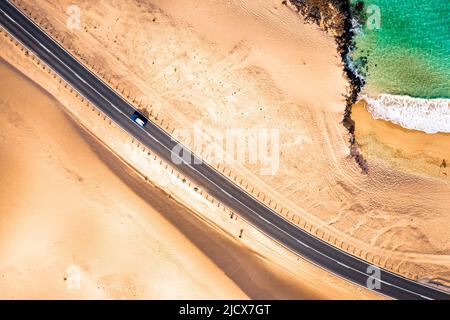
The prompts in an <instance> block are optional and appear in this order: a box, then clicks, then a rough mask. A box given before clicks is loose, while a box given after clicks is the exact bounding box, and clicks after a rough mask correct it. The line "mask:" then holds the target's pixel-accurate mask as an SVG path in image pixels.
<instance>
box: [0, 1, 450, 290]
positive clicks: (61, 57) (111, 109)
mask: <svg viewBox="0 0 450 320" xmlns="http://www.w3.org/2000/svg"><path fill="white" fill-rule="evenodd" d="M0 10H1V11H0V23H1V25H2V26H3V27H4V29H5V30H7V31H8V32H9V33H10V34H11V35H13V36H14V37H15V38H16V39H17V40H18V41H20V42H21V43H22V44H23V45H25V46H26V47H27V48H28V49H29V50H31V51H33V52H34V53H35V54H36V55H37V56H38V57H39V58H40V59H41V60H42V61H44V62H45V63H46V64H47V65H48V66H50V67H51V68H52V69H53V70H54V71H55V72H56V73H58V74H59V75H60V76H61V77H62V78H63V79H64V80H65V81H66V82H68V83H69V84H70V85H71V86H72V87H73V88H74V89H75V90H77V91H78V92H79V93H80V94H81V95H82V96H84V97H85V98H86V99H88V100H89V101H90V102H91V103H93V104H94V105H96V106H97V107H98V108H99V109H101V110H102V111H103V112H104V114H105V115H107V116H108V117H109V118H110V119H111V120H113V121H114V122H116V123H117V124H118V125H120V126H121V127H122V128H123V129H124V130H126V131H127V132H128V133H129V134H130V135H132V136H134V137H135V138H136V139H137V140H138V141H140V142H141V143H142V144H143V145H145V146H147V147H148V148H150V149H151V150H153V151H154V152H156V153H157V154H158V155H159V156H160V157H161V158H163V159H165V160H166V161H169V162H171V159H172V158H171V154H172V150H173V149H174V147H175V146H176V145H177V142H176V141H174V140H173V139H171V137H170V135H169V134H168V133H166V132H165V131H163V130H161V129H160V128H159V127H158V126H157V125H155V124H154V123H152V122H151V121H149V122H148V123H147V125H146V126H145V128H141V127H140V126H138V125H137V124H136V123H135V122H134V121H132V120H131V119H130V117H131V115H132V114H133V112H134V111H135V109H134V108H133V106H131V105H130V104H129V103H127V102H126V101H125V100H124V99H122V98H121V97H120V96H119V94H117V93H116V92H115V91H114V90H113V89H111V88H110V87H109V86H108V85H107V84H105V83H104V82H103V81H101V80H100V79H98V78H97V77H96V76H95V75H94V74H92V73H91V72H90V71H89V70H88V69H87V68H86V67H84V66H83V65H82V64H81V63H80V62H79V61H77V60H76V59H75V58H74V57H72V56H71V55H70V54H69V53H68V52H67V51H65V50H64V49H63V48H62V47H61V46H60V45H59V44H58V43H57V42H55V41H54V40H53V39H52V38H51V37H49V36H48V35H47V34H46V33H45V32H43V31H42V30H41V29H40V28H39V27H37V26H36V25H35V24H34V23H33V22H32V21H31V20H29V19H28V18H27V17H26V16H25V15H24V14H22V13H21V12H20V11H19V10H18V9H17V8H16V7H14V5H12V4H11V3H9V1H5V0H0ZM99 49H100V50H101V48H99ZM189 163H193V164H189ZM189 163H186V162H182V163H181V164H178V165H177V167H178V170H179V171H180V172H181V173H183V174H184V175H185V176H187V177H188V178H190V179H192V180H193V181H195V183H197V184H198V185H200V186H201V187H202V188H203V189H205V190H207V192H208V193H209V194H211V195H212V196H214V197H215V198H216V199H218V200H220V201H221V202H222V203H223V204H224V205H226V206H228V207H229V208H231V209H232V210H234V211H235V212H237V213H238V214H239V215H240V217H241V218H243V219H245V220H246V221H248V222H249V223H251V224H252V225H253V226H255V227H256V228H257V229H259V230H260V231H261V232H263V233H264V234H266V235H267V236H269V237H271V238H272V239H273V240H275V241H277V242H278V243H280V244H281V245H283V246H284V247H286V248H288V249H289V250H291V251H293V252H294V253H296V254H298V255H300V256H302V257H304V258H306V259H307V260H309V261H310V262H312V263H314V264H316V265H318V266H320V267H322V268H324V269H326V270H328V271H329V272H332V273H333V274H335V275H337V276H340V277H342V278H345V279H347V280H349V281H351V282H354V283H356V284H359V285H361V286H364V287H366V286H367V283H368V280H369V283H374V282H373V280H371V279H370V277H371V275H372V273H369V272H368V268H369V267H370V264H368V263H367V262H365V261H363V260H360V259H358V258H356V257H354V256H352V255H349V254H347V253H345V252H343V251H342V250H339V249H337V248H336V247H333V246H331V245H329V244H327V243H325V242H324V241H322V240H320V239H318V238H316V237H315V236H312V235H311V234H309V233H307V232H305V231H303V230H301V229H299V228H298V227H296V226H295V225H293V224H292V223H290V222H289V221H287V220H285V219H284V218H282V217H281V216H280V215H278V214H277V213H275V212H274V211H273V210H271V209H270V208H268V207H267V206H265V205H264V204H262V203H261V202H259V201H258V200H256V199H255V198H254V197H253V196H252V195H250V194H249V193H247V192H246V191H245V190H243V189H242V188H240V187H238V186H236V185H235V184H234V183H233V182H232V181H231V180H229V179H228V178H227V177H225V176H224V175H222V174H221V173H220V172H218V171H217V170H215V169H214V168H212V167H211V166H209V165H207V164H206V163H201V161H200V160H199V159H197V161H193V159H191V161H190V162H189ZM244 236H245V234H244ZM373 290H374V291H377V292H379V293H382V294H384V295H387V296H389V297H392V298H396V299H450V295H449V294H447V293H444V292H442V291H439V290H437V289H434V288H431V287H428V286H426V285H424V284H421V283H418V282H415V281H411V280H408V279H406V278H403V277H401V276H398V275H396V274H393V273H391V272H388V271H386V270H383V269H381V270H380V288H379V289H377V288H374V289H373Z"/></svg>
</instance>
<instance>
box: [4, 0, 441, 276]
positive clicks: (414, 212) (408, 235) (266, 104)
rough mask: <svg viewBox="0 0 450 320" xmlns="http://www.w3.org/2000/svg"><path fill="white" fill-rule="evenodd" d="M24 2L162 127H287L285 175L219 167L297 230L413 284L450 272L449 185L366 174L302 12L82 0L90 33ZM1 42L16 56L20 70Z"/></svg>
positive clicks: (269, 5)
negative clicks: (286, 217)
mask: <svg viewBox="0 0 450 320" xmlns="http://www.w3.org/2000/svg"><path fill="white" fill-rule="evenodd" d="M19 2H20V6H21V7H23V8H27V10H28V11H27V12H30V11H31V10H30V8H32V9H33V10H32V15H33V17H34V19H35V21H36V22H37V23H39V24H41V25H42V26H46V28H47V30H48V31H49V30H52V33H53V34H54V35H55V36H57V37H58V39H60V40H61V41H63V43H64V45H65V46H66V47H67V48H69V50H70V51H71V52H73V54H75V55H76V56H78V57H79V58H80V59H81V60H82V61H83V62H84V63H86V64H87V65H89V66H90V67H91V68H92V69H93V70H95V71H96V72H97V73H98V74H100V75H101V76H102V77H103V78H104V79H105V80H106V81H108V82H109V83H110V84H111V86H113V87H114V88H116V89H117V90H118V91H119V92H121V93H123V95H124V96H125V97H127V98H128V99H129V100H130V101H131V102H133V103H135V104H136V105H140V106H141V107H142V108H146V109H147V110H151V111H152V113H153V116H154V115H156V114H157V115H158V116H157V120H156V121H157V122H158V123H160V124H161V123H162V122H163V121H164V126H167V125H169V126H170V128H171V129H174V128H175V129H179V130H187V131H188V132H189V131H192V124H195V123H201V124H202V126H203V129H204V130H205V131H206V132H209V131H211V130H214V129H217V130H222V131H224V130H227V129H233V128H241V129H248V128H256V129H264V130H269V129H274V130H278V131H279V133H280V141H281V145H280V152H279V170H278V171H277V172H276V174H274V175H264V174H262V173H261V164H256V165H254V164H249V163H245V162H235V163H233V164H229V165H228V164H227V165H226V166H223V165H222V166H221V168H220V170H221V171H223V172H225V173H226V174H228V175H230V177H231V178H233V179H235V180H236V181H237V183H239V184H241V186H243V187H245V188H247V189H248V190H249V191H251V192H254V195H255V196H258V197H259V199H260V200H261V201H264V202H265V203H266V204H267V205H270V206H272V207H275V206H277V210H279V211H281V209H280V208H281V207H283V209H284V210H283V211H282V212H283V213H281V214H285V215H286V214H287V212H288V213H289V214H290V215H289V219H291V220H293V221H294V223H298V224H299V225H300V227H305V228H306V226H310V225H311V224H313V225H314V226H315V228H310V229H311V232H313V233H315V234H316V235H317V236H319V237H322V238H323V239H324V240H325V241H330V242H331V243H333V244H334V245H337V246H339V247H340V248H342V249H343V250H348V251H349V252H350V253H351V254H355V255H357V256H360V257H361V258H363V259H367V260H369V261H371V262H373V263H375V264H381V265H382V266H384V267H386V268H390V269H392V270H394V271H395V272H399V273H401V274H402V275H405V276H408V277H413V278H418V279H426V278H430V277H435V276H441V277H448V276H449V272H450V268H449V259H450V256H449V253H450V238H449V237H450V235H449V234H448V232H447V230H448V225H449V221H450V219H448V214H449V210H448V208H449V200H448V193H449V188H450V186H449V184H448V179H447V178H446V177H445V176H443V175H441V176H439V177H438V178H439V179H436V178H437V177H436V176H433V177H429V176H426V175H422V174H417V173H416V172H413V170H412V171H409V172H404V171H402V170H399V169H398V168H397V167H393V166H392V165H390V164H389V163H387V162H385V161H384V160H383V159H374V160H373V161H372V160H371V161H369V174H368V175H365V174H363V173H362V172H361V170H360V168H359V167H358V165H357V164H356V163H355V161H354V160H353V159H352V158H351V157H350V156H349V144H348V140H349V135H348V132H347V131H346V129H345V128H344V127H343V125H342V123H341V121H342V118H343V113H344V107H345V101H344V95H345V93H346V91H347V89H348V86H347V81H346V79H345V78H344V76H343V65H342V62H341V60H340V56H339V54H338V53H337V50H336V44H335V41H334V38H333V37H332V36H331V35H330V34H326V33H324V32H323V31H322V30H320V29H319V27H317V26H316V25H311V24H306V23H304V20H303V19H302V17H300V16H299V15H298V13H297V12H296V11H295V10H293V9H292V8H291V7H288V6H284V5H282V4H281V1H275V0H264V1H258V2H255V1H250V0H232V1H225V0H223V1H222V0H219V1H209V0H208V1H202V2H195V3H194V1H192V0H182V1H181V0H180V1H176V2H175V1H144V2H137V1H136V2H135V1H130V2H127V3H126V4H124V3H123V2H120V1H112V0H103V1H97V2H95V3H93V2H80V3H79V4H78V5H79V6H80V9H81V25H80V29H74V30H69V29H67V27H66V20H67V14H66V9H67V6H68V5H69V4H71V2H70V1H42V2H39V3H35V2H33V1H28V0H27V1H17V3H19ZM3 48H5V59H7V60H8V61H10V62H11V63H13V64H17V65H20V64H21V63H22V62H20V61H18V59H17V58H16V57H14V55H11V54H10V55H8V54H7V52H8V51H6V48H7V45H5V44H3ZM98 48H102V50H98ZM8 50H9V49H8ZM23 72H25V73H26V74H28V73H30V74H31V73H32V72H28V71H27V70H26V69H24V71H23ZM43 86H44V87H45V86H46V85H45V83H44V84H43ZM56 98H58V99H60V98H59V97H58V96H57V95H56ZM183 142H185V143H186V144H187V145H188V146H190V145H189V143H188V142H186V141H183ZM200 155H201V154H200ZM412 161H413V160H412ZM433 165H434V167H433V168H434V170H435V171H436V172H438V171H439V163H435V164H433ZM230 170H231V173H230ZM446 179H447V180H446ZM417 190H420V192H417ZM305 222H308V224H307V225H306V224H305Z"/></svg>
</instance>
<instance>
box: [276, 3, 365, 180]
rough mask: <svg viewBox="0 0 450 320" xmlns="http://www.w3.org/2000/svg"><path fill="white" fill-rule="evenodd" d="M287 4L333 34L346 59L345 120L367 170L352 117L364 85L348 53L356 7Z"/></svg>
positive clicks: (355, 153) (359, 160)
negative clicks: (347, 84) (350, 61)
mask: <svg viewBox="0 0 450 320" xmlns="http://www.w3.org/2000/svg"><path fill="white" fill-rule="evenodd" d="M283 4H284V5H290V6H293V7H294V8H295V9H296V10H297V12H298V13H299V14H301V15H302V16H303V17H304V18H305V20H306V21H307V22H309V23H315V24H317V25H319V26H320V27H321V28H322V29H323V30H325V31H327V32H330V33H332V34H333V35H334V37H335V40H336V44H337V47H338V52H339V54H340V56H341V59H342V61H343V63H344V72H345V75H346V77H347V79H348V81H349V84H350V90H349V92H347V94H346V99H345V100H346V105H345V112H344V117H343V119H342V124H343V125H344V127H345V128H347V130H348V132H349V134H350V138H349V143H350V155H351V156H352V157H353V158H354V159H355V161H356V163H357V164H358V165H359V166H360V168H361V170H362V171H363V172H364V173H366V174H367V173H368V171H369V167H368V164H367V161H366V160H365V159H364V157H363V155H362V154H361V152H360V150H359V147H358V145H357V143H356V140H355V122H354V121H353V120H352V118H351V113H352V107H353V104H354V103H355V102H356V101H357V99H358V95H359V93H360V92H361V89H362V87H363V86H364V84H365V83H364V79H363V78H361V77H360V76H358V75H357V74H356V72H355V70H354V69H353V68H352V67H351V66H350V64H349V60H348V59H349V58H348V54H349V52H350V51H351V50H352V49H353V48H354V46H355V43H354V40H353V38H354V31H353V23H352V19H354V13H355V12H353V9H352V7H351V5H350V1H349V0H286V1H283ZM362 9H363V3H362V2H358V4H357V5H356V7H355V9H354V10H356V11H359V12H361V10H362Z"/></svg>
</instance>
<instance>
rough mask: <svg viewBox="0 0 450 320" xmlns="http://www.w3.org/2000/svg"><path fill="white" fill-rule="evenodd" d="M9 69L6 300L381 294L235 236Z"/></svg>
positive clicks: (1, 188) (4, 69) (4, 67)
mask: <svg viewBox="0 0 450 320" xmlns="http://www.w3.org/2000/svg"><path fill="white" fill-rule="evenodd" d="M0 75H1V77H0V125H1V128H2V130H1V132H0V135H1V140H0V141H1V143H0V151H1V152H2V159H1V161H0V169H1V170H0V172H1V174H0V206H1V207H0V212H1V215H0V238H1V241H0V243H1V244H0V298H2V299H29V298H37V299H48V298H56V299H74V298H80V299H92V298H98V299H141V298H145V299H154V298H157V299H241V298H266V299H269V298H284V299H331V298H334V299H342V298H357V297H359V298H365V297H366V298H368V297H371V298H378V297H377V296H376V295H374V294H371V293H364V292H361V291H360V289H358V288H356V287H354V286H352V285H348V284H346V283H345V282H344V281H342V280H339V279H330V278H329V276H328V275H326V272H325V271H322V270H320V269H317V268H316V267H313V266H308V265H307V264H306V265H299V267H298V268H299V270H298V271H296V272H295V273H292V272H288V271H287V270H286V269H285V268H284V267H282V266H280V265H278V264H275V263H273V262H271V261H270V259H267V258H262V257H260V256H259V255H257V254H255V253H254V252H252V251H250V250H249V249H248V248H246V247H245V246H244V245H242V244H241V243H239V242H237V241H232V240H230V238H228V237H226V236H225V235H224V234H223V233H222V232H220V231H219V230H217V229H215V228H212V227H211V226H210V225H209V224H207V223H205V222H204V221H202V220H200V219H198V218H197V217H196V215H195V214H193V213H192V212H191V211H190V209H188V208H186V207H184V206H183V205H181V204H179V203H177V202H176V201H174V200H173V199H171V198H168V196H167V194H165V193H164V192H163V191H161V190H159V189H158V188H156V187H152V186H150V185H148V184H147V183H145V182H143V181H142V178H140V177H139V176H137V175H136V173H135V172H133V171H131V170H130V168H129V167H127V166H126V165H124V163H122V162H121V161H120V160H119V159H117V158H116V157H115V156H114V155H113V154H111V153H110V152H109V151H108V150H106V149H105V148H104V147H103V146H102V145H101V144H99V143H98V141H96V140H95V139H94V138H93V137H92V136H90V135H89V134H88V133H87V132H85V131H84V130H83V129H81V128H80V127H79V126H78V125H77V124H76V123H75V122H74V121H73V120H72V119H71V118H70V117H68V116H67V115H66V114H65V112H64V111H63V109H64V108H63V106H61V105H60V104H59V103H58V102H57V101H56V100H54V99H53V98H52V97H51V96H49V95H48V94H47V93H46V92H45V91H43V90H42V89H41V88H39V87H38V86H36V85H35V84H34V83H33V82H31V81H30V80H28V79H26V78H25V77H24V76H23V75H22V74H20V73H19V72H18V71H17V70H15V69H14V68H12V67H11V66H9V65H8V64H5V63H4V62H0ZM77 279H79V280H77ZM323 279H328V281H327V283H326V284H322V281H323ZM341 282H342V283H341ZM338 288H339V290H338Z"/></svg>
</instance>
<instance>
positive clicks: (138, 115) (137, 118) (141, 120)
mask: <svg viewBox="0 0 450 320" xmlns="http://www.w3.org/2000/svg"><path fill="white" fill-rule="evenodd" d="M131 120H133V121H134V122H136V123H137V124H138V125H139V126H141V127H142V128H144V127H145V125H146V124H147V122H148V119H147V118H146V117H144V116H143V115H142V114H141V113H139V112H137V111H135V112H134V113H133V115H132V116H131Z"/></svg>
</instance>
